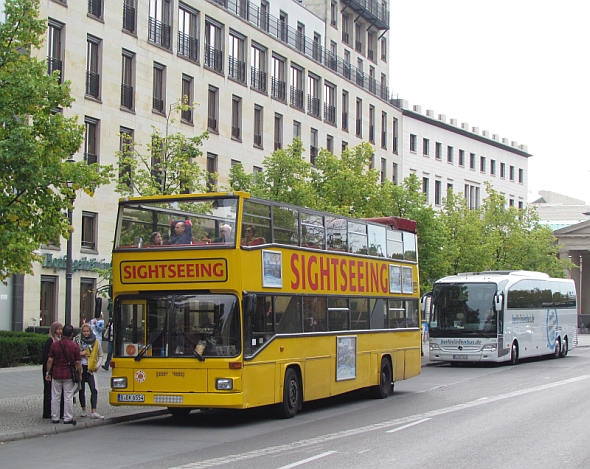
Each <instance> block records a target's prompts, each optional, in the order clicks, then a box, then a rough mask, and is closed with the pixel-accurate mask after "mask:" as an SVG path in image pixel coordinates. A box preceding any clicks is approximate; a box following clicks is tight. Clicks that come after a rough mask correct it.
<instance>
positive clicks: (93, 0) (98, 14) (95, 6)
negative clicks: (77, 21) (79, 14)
mask: <svg viewBox="0 0 590 469" xmlns="http://www.w3.org/2000/svg"><path fill="white" fill-rule="evenodd" d="M88 15H89V16H93V17H95V18H102V0H88Z"/></svg>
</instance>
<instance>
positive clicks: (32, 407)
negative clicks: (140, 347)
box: [0, 334, 590, 443]
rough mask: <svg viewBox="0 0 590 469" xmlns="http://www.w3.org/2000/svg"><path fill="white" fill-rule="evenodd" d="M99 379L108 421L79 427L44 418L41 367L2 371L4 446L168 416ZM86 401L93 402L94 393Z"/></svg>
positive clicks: (85, 421)
mask: <svg viewBox="0 0 590 469" xmlns="http://www.w3.org/2000/svg"><path fill="white" fill-rule="evenodd" d="M578 344H579V345H578V346H579V347H590V334H581V335H580V336H579V339H578ZM423 346H424V356H423V357H422V366H428V365H431V364H437V363H438V362H430V360H429V358H428V343H427V342H424V343H423ZM95 376H97V377H98V412H99V413H100V414H101V415H104V417H105V418H104V420H94V419H90V418H82V417H80V413H81V412H82V410H81V407H80V404H79V403H76V404H74V418H75V419H76V421H77V422H78V424H77V425H76V426H75V427H74V426H72V425H64V424H63V423H59V424H53V423H51V419H44V418H42V413H43V377H42V372H41V366H40V365H39V366H20V367H16V368H0V443H3V442H7V441H14V440H22V439H27V438H34V437H39V436H44V435H52V434H56V433H65V432H71V431H75V430H83V429H85V428H91V427H96V426H100V425H112V424H115V423H121V422H128V421H130V420H139V419H142V418H148V417H154V416H158V415H166V414H167V413H168V411H167V410H166V409H165V408H163V407H136V406H121V407H115V406H111V405H110V404H109V402H108V400H109V390H110V389H109V387H108V383H109V380H110V377H111V371H108V372H107V371H104V370H102V369H100V370H99V371H98V372H97V373H96V374H95ZM86 399H87V400H88V402H89V401H90V393H89V392H87V396H86Z"/></svg>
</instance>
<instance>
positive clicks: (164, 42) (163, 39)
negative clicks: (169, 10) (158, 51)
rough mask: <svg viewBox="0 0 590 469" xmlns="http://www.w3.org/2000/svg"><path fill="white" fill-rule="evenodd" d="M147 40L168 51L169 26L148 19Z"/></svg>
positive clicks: (153, 19)
mask: <svg viewBox="0 0 590 469" xmlns="http://www.w3.org/2000/svg"><path fill="white" fill-rule="evenodd" d="M148 28H149V30H148V40H149V41H150V42H153V43H154V44H158V45H159V46H162V47H165V48H166V49H170V25H169V24H166V23H162V22H161V21H158V20H156V19H155V18H152V17H150V19H149V24H148Z"/></svg>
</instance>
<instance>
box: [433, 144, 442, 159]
mask: <svg viewBox="0 0 590 469" xmlns="http://www.w3.org/2000/svg"><path fill="white" fill-rule="evenodd" d="M434 158H436V159H437V160H442V143H440V142H436V143H435V145H434Z"/></svg>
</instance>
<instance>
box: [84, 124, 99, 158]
mask: <svg viewBox="0 0 590 469" xmlns="http://www.w3.org/2000/svg"><path fill="white" fill-rule="evenodd" d="M99 123H100V121H99V120H98V119H94V118H93V117H88V116H86V117H85V118H84V126H85V135H84V137H85V138H84V161H86V164H94V163H98V136H99V133H98V132H99Z"/></svg>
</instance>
